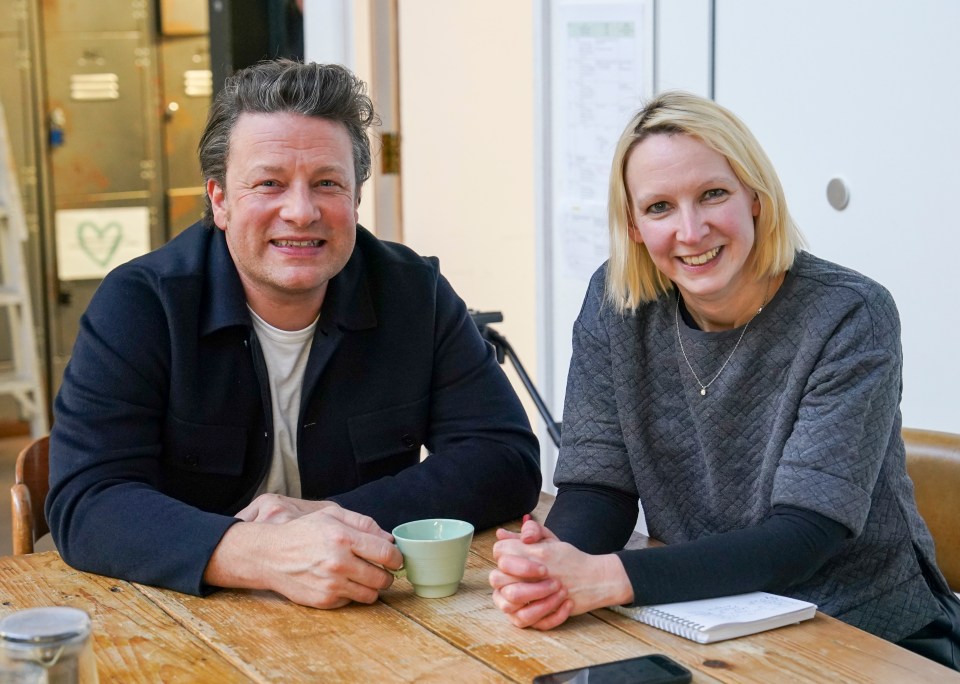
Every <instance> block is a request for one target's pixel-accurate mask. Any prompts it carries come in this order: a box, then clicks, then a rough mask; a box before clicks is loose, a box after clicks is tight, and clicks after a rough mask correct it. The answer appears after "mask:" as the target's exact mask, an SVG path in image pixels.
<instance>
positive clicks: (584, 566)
mask: <svg viewBox="0 0 960 684" xmlns="http://www.w3.org/2000/svg"><path fill="white" fill-rule="evenodd" d="M493 557H494V560H495V561H496V563H497V569H496V570H493V571H492V572H491V573H490V586H492V587H493V602H494V604H495V605H496V606H497V608H499V609H500V610H501V611H503V612H504V613H505V614H506V616H507V618H508V619H509V620H510V622H511V623H512V624H513V625H515V626H516V627H533V628H534V629H542V630H547V629H553V628H554V627H557V626H558V625H561V624H563V623H564V622H565V621H566V620H567V618H569V617H571V616H573V615H580V614H581V613H586V612H589V611H591V610H595V609H597V608H603V607H606V606H611V605H620V604H624V603H630V602H631V601H632V600H633V589H632V587H631V585H630V580H629V578H628V577H627V573H626V571H625V570H624V569H623V564H622V563H621V562H620V559H619V558H617V556H615V555H614V554H605V555H601V556H592V555H590V554H588V553H584V552H583V551H580V550H578V549H577V548H576V547H575V546H573V545H572V544H568V543H566V542H563V541H560V540H559V539H557V537H556V535H554V534H553V533H552V532H551V531H550V530H548V529H547V528H546V527H544V526H543V525H541V524H540V523H539V522H537V521H535V520H532V519H528V520H525V521H524V523H523V526H522V527H521V529H520V532H519V533H517V532H511V531H509V530H505V529H503V528H501V529H498V530H497V542H496V544H494V546H493Z"/></svg>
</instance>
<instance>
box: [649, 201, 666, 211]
mask: <svg viewBox="0 0 960 684" xmlns="http://www.w3.org/2000/svg"><path fill="white" fill-rule="evenodd" d="M669 208H670V205H669V204H667V203H666V202H654V203H653V204H651V205H650V206H649V207H647V212H648V213H650V214H662V213H663V212H665V211H666V210H667V209H669Z"/></svg>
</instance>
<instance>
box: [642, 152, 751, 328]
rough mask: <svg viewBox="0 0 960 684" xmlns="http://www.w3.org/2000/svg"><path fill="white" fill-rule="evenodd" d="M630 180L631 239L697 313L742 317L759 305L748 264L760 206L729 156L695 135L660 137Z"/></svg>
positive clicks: (644, 156)
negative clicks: (743, 311)
mask: <svg viewBox="0 0 960 684" xmlns="http://www.w3.org/2000/svg"><path fill="white" fill-rule="evenodd" d="M626 181H627V190H628V192H629V196H630V203H631V210H632V212H633V220H634V225H633V227H632V228H631V230H630V237H631V238H632V239H633V240H635V241H636V242H639V243H642V244H644V245H646V247H647V251H648V252H649V253H650V257H651V259H653V263H654V264H656V266H657V268H658V269H660V271H661V272H662V273H663V274H664V275H665V276H667V277H668V278H669V279H670V280H672V281H673V283H674V284H675V285H676V286H677V287H678V288H679V289H680V292H681V293H682V294H683V298H684V303H685V304H686V305H687V308H688V309H691V313H694V314H696V313H697V312H702V311H708V312H710V313H711V317H713V316H715V315H716V314H717V313H720V312H723V311H725V310H726V311H727V312H728V313H729V314H730V315H731V316H732V318H737V317H738V316H739V315H740V311H739V309H741V308H743V307H744V306H747V305H750V306H753V305H754V304H755V302H753V301H752V300H753V298H755V293H754V289H755V285H756V282H755V278H754V277H753V276H752V275H751V274H749V273H747V270H746V269H745V264H746V263H747V260H748V257H749V256H750V252H751V250H752V249H753V243H754V219H755V218H756V216H757V215H758V214H759V213H760V201H759V200H758V199H757V198H756V195H755V193H754V192H753V191H751V190H750V189H748V188H747V187H746V186H744V185H743V184H742V183H741V182H740V180H739V179H738V178H737V176H736V174H735V173H734V172H733V169H732V168H731V167H730V164H729V163H728V162H727V160H726V158H725V157H724V156H723V155H722V154H720V153H718V152H715V151H714V150H712V149H710V148H709V147H707V146H706V145H705V144H704V143H702V142H701V141H700V140H698V139H697V138H694V137H692V136H689V135H684V134H665V133H661V134H654V135H651V136H650V137H648V138H647V139H646V140H644V141H643V142H641V143H640V144H638V145H637V146H636V147H634V148H633V150H632V151H631V152H630V156H629V157H628V159H627V168H626Z"/></svg>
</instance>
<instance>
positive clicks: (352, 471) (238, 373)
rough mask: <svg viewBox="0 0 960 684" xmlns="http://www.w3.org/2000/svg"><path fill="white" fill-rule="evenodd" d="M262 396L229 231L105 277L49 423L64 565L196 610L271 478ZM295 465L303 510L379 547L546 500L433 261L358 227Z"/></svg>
mask: <svg viewBox="0 0 960 684" xmlns="http://www.w3.org/2000/svg"><path fill="white" fill-rule="evenodd" d="M265 378H266V370H265V364H264V361H263V357H262V354H261V353H260V351H259V345H258V344H257V339H256V336H255V334H254V332H253V329H252V326H251V322H250V314H249V311H248V309H247V305H246V299H245V297H244V293H243V288H242V286H241V283H240V279H239V276H238V274H237V271H236V268H235V266H234V264H233V261H232V259H231V257H230V255H229V253H228V251H227V247H226V242H225V240H224V236H223V232H222V231H220V230H218V229H214V228H208V227H206V226H204V225H201V224H196V225H194V226H192V227H190V228H189V229H187V230H186V231H184V232H183V233H182V234H181V235H179V236H178V237H176V238H175V239H173V240H172V241H171V242H169V243H168V244H167V245H165V246H163V247H161V248H160V249H158V250H156V251H154V252H152V253H150V254H147V255H145V256H143V257H141V258H138V259H135V260H133V261H131V262H130V263H128V264H125V265H123V266H120V267H118V268H117V269H116V270H114V271H113V272H111V273H110V274H109V275H108V276H107V277H106V278H105V279H104V281H103V283H102V284H101V286H100V287H99V289H98V290H97V292H96V294H95V296H94V298H93V300H92V301H91V303H90V306H89V308H88V309H87V311H86V313H85V314H84V316H83V318H82V319H81V323H80V332H79V335H78V337H77V341H76V344H75V346H74V350H73V355H72V357H71V360H70V363H69V365H68V366H67V368H66V371H65V374H64V379H63V384H62V386H61V389H60V393H59V395H58V396H57V400H56V402H55V407H54V410H55V422H54V426H53V429H52V432H51V442H50V485H51V488H50V494H49V496H48V499H47V508H46V512H47V518H48V520H49V523H50V530H51V532H52V533H53V538H54V541H55V542H56V545H57V548H58V549H59V551H60V553H61V555H62V556H63V558H64V560H65V561H66V562H67V563H69V564H70V565H72V566H74V567H75V568H78V569H81V570H86V571H90V572H96V573H99V574H103V575H108V576H111V577H119V578H122V579H127V580H133V581H137V582H144V583H147V584H154V585H159V586H163V587H167V588H171V589H175V590H178V591H182V592H188V593H195V594H200V593H204V592H205V591H208V590H209V587H206V586H205V585H204V584H203V581H202V577H203V572H204V569H205V567H206V564H207V562H208V560H209V558H210V555H211V554H212V553H213V550H214V548H215V547H216V546H217V544H218V543H219V541H220V539H221V537H222V536H223V534H224V532H225V531H226V530H227V528H229V527H230V525H232V524H234V523H235V522H237V519H236V518H234V517H233V515H234V514H235V513H236V512H237V511H239V510H240V509H241V508H243V507H244V506H245V505H246V504H248V503H249V502H250V501H251V500H252V498H253V496H254V494H255V493H256V491H257V488H258V485H259V484H260V481H261V480H262V479H263V477H264V475H265V474H266V472H267V469H268V466H269V461H270V457H271V454H272V449H273V445H272V418H271V411H270V398H269V389H268V385H267V384H266V382H265ZM421 445H426V447H427V449H428V450H429V452H430V454H431V455H430V456H429V457H427V458H426V459H425V460H424V461H423V462H422V463H421V462H420V447H421ZM297 453H298V457H299V463H300V477H301V484H302V495H303V498H305V499H332V500H334V501H336V502H337V503H339V504H340V505H342V506H344V507H345V508H348V509H350V510H353V511H357V512H360V513H365V514H367V515H369V516H371V517H373V518H374V519H375V520H376V521H377V523H378V524H379V525H380V526H381V527H382V528H384V529H386V530H388V531H389V530H391V529H392V528H393V527H394V526H395V525H397V524H399V523H401V522H404V521H407V520H414V519H418V518H426V517H434V516H442V517H451V518H460V519H463V520H468V521H470V522H472V523H474V525H476V526H477V528H478V529H482V528H485V527H489V526H491V525H495V524H497V523H501V522H503V521H505V520H508V519H511V518H514V517H516V516H519V515H521V514H522V513H524V512H526V511H529V510H531V509H532V508H533V507H534V506H535V505H536V502H537V497H538V495H539V491H540V470H539V466H538V445H537V440H536V438H535V437H534V436H533V434H532V433H531V431H530V426H529V423H528V421H527V418H526V415H525V413H524V411H523V408H522V407H521V405H520V402H519V400H518V399H517V396H516V394H515V393H514V391H513V389H512V388H511V386H510V384H509V382H508V381H507V378H506V376H505V375H504V373H503V371H502V370H501V368H500V367H499V365H498V364H497V361H496V359H495V357H494V353H493V350H492V348H491V347H490V345H488V344H487V343H486V342H484V341H483V339H482V338H481V337H480V335H479V333H478V331H477V329H476V326H475V325H474V324H473V321H472V319H471V318H470V316H469V314H468V312H467V310H466V307H465V306H464V303H463V301H461V300H460V298H459V297H457V295H456V294H455V293H454V291H453V289H452V288H451V287H450V285H449V283H448V282H447V281H446V279H444V278H443V277H442V276H441V275H440V273H439V267H438V264H437V261H436V259H431V258H424V257H420V256H418V255H416V254H414V253H413V252H412V251H410V250H409V249H407V248H406V247H403V246H401V245H396V244H391V243H386V242H381V241H380V240H378V239H376V238H375V237H374V236H372V235H371V234H370V233H368V232H367V231H366V230H364V229H363V228H362V227H359V226H358V228H357V245H356V248H355V250H354V253H353V255H352V256H351V258H350V261H349V262H348V263H347V265H346V267H345V268H344V269H343V271H342V272H341V273H340V274H339V275H337V276H336V277H335V278H333V279H332V280H331V281H330V283H329V286H328V289H327V294H326V298H325V300H324V303H323V309H322V314H321V316H320V320H319V323H318V325H317V330H316V333H315V335H314V339H313V346H312V347H311V349H310V356H309V361H308V363H307V368H306V372H305V375H304V380H303V392H302V402H301V411H300V420H299V427H298V434H297Z"/></svg>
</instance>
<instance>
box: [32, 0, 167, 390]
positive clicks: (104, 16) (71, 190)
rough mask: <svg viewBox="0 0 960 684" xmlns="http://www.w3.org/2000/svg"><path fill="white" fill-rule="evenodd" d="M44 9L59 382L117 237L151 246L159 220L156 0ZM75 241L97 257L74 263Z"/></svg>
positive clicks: (54, 375) (161, 229)
mask: <svg viewBox="0 0 960 684" xmlns="http://www.w3.org/2000/svg"><path fill="white" fill-rule="evenodd" d="M43 13H44V14H43V24H44V53H45V58H46V59H45V67H46V83H47V90H46V117H47V121H46V123H47V127H48V131H47V135H48V138H49V143H50V144H49V147H50V151H49V163H50V168H51V173H50V176H51V186H52V187H51V195H52V200H53V201H52V203H53V208H54V212H53V217H52V220H51V221H50V222H49V223H50V225H47V226H46V227H45V232H46V235H47V236H48V239H49V245H50V247H49V248H48V252H54V253H55V259H54V263H55V270H56V280H55V282H56V285H55V287H56V290H57V291H56V293H55V295H56V304H55V305H54V306H53V307H52V308H51V311H50V315H49V317H48V325H49V329H50V336H51V341H50V347H51V349H50V356H51V360H50V366H51V385H52V388H53V391H56V389H57V388H58V386H59V382H60V378H61V376H62V373H63V369H64V368H65V366H66V363H67V361H68V359H69V356H70V352H71V350H72V348H73V343H74V341H75V339H76V334H77V331H78V329H79V319H80V316H81V315H82V313H83V311H84V310H85V309H86V307H87V304H88V303H89V301H90V298H91V297H92V295H93V292H94V291H95V290H96V288H97V286H98V285H99V282H100V279H101V278H102V276H103V274H104V273H105V272H106V270H108V269H109V268H111V267H113V266H115V265H116V263H118V262H119V261H120V260H121V259H120V256H121V255H122V254H124V251H123V249H121V250H120V251H116V250H117V248H118V245H122V246H123V247H125V246H126V245H127V243H128V241H129V238H130V236H135V238H136V239H135V242H137V243H138V244H141V245H142V246H143V251H146V250H148V249H150V248H152V247H157V246H159V245H160V244H161V243H162V242H164V241H165V239H166V225H165V219H164V208H163V204H164V203H163V192H162V189H163V188H162V173H161V147H160V125H161V124H160V121H161V109H160V97H159V92H158V88H159V65H158V62H157V58H156V35H155V25H154V21H153V4H152V3H148V2H146V0H107V1H106V2H98V3H89V2H86V1H82V2H81V1H79V0H44V2H43ZM124 212H126V213H124ZM130 212H133V213H134V214H136V216H137V217H138V218H137V221H136V222H135V224H134V227H133V228H132V229H131V228H130V226H129V225H127V224H125V223H123V222H122V221H120V222H118V221H119V219H118V218H117V216H118V215H121V214H123V215H129V214H130ZM78 215H83V216H84V217H85V218H83V219H80V218H77V216H78ZM141 217H142V218H141ZM64 226H66V228H64ZM121 238H122V240H123V241H122V242H121ZM68 242H69V246H71V249H72V250H73V251H72V252H71V251H68V245H67V243H68ZM77 245H79V246H80V247H82V248H83V250H85V252H86V257H88V261H89V263H90V265H93V266H94V268H93V269H92V270H91V271H89V272H85V271H82V270H81V271H77V270H76V262H77V258H76V255H77V254H80V255H81V256H83V254H82V253H81V251H80V249H79V248H78V247H77ZM64 255H66V256H64ZM86 257H85V258H86ZM123 260H126V258H124V259H123ZM94 262H96V264H94ZM99 267H102V268H99Z"/></svg>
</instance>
